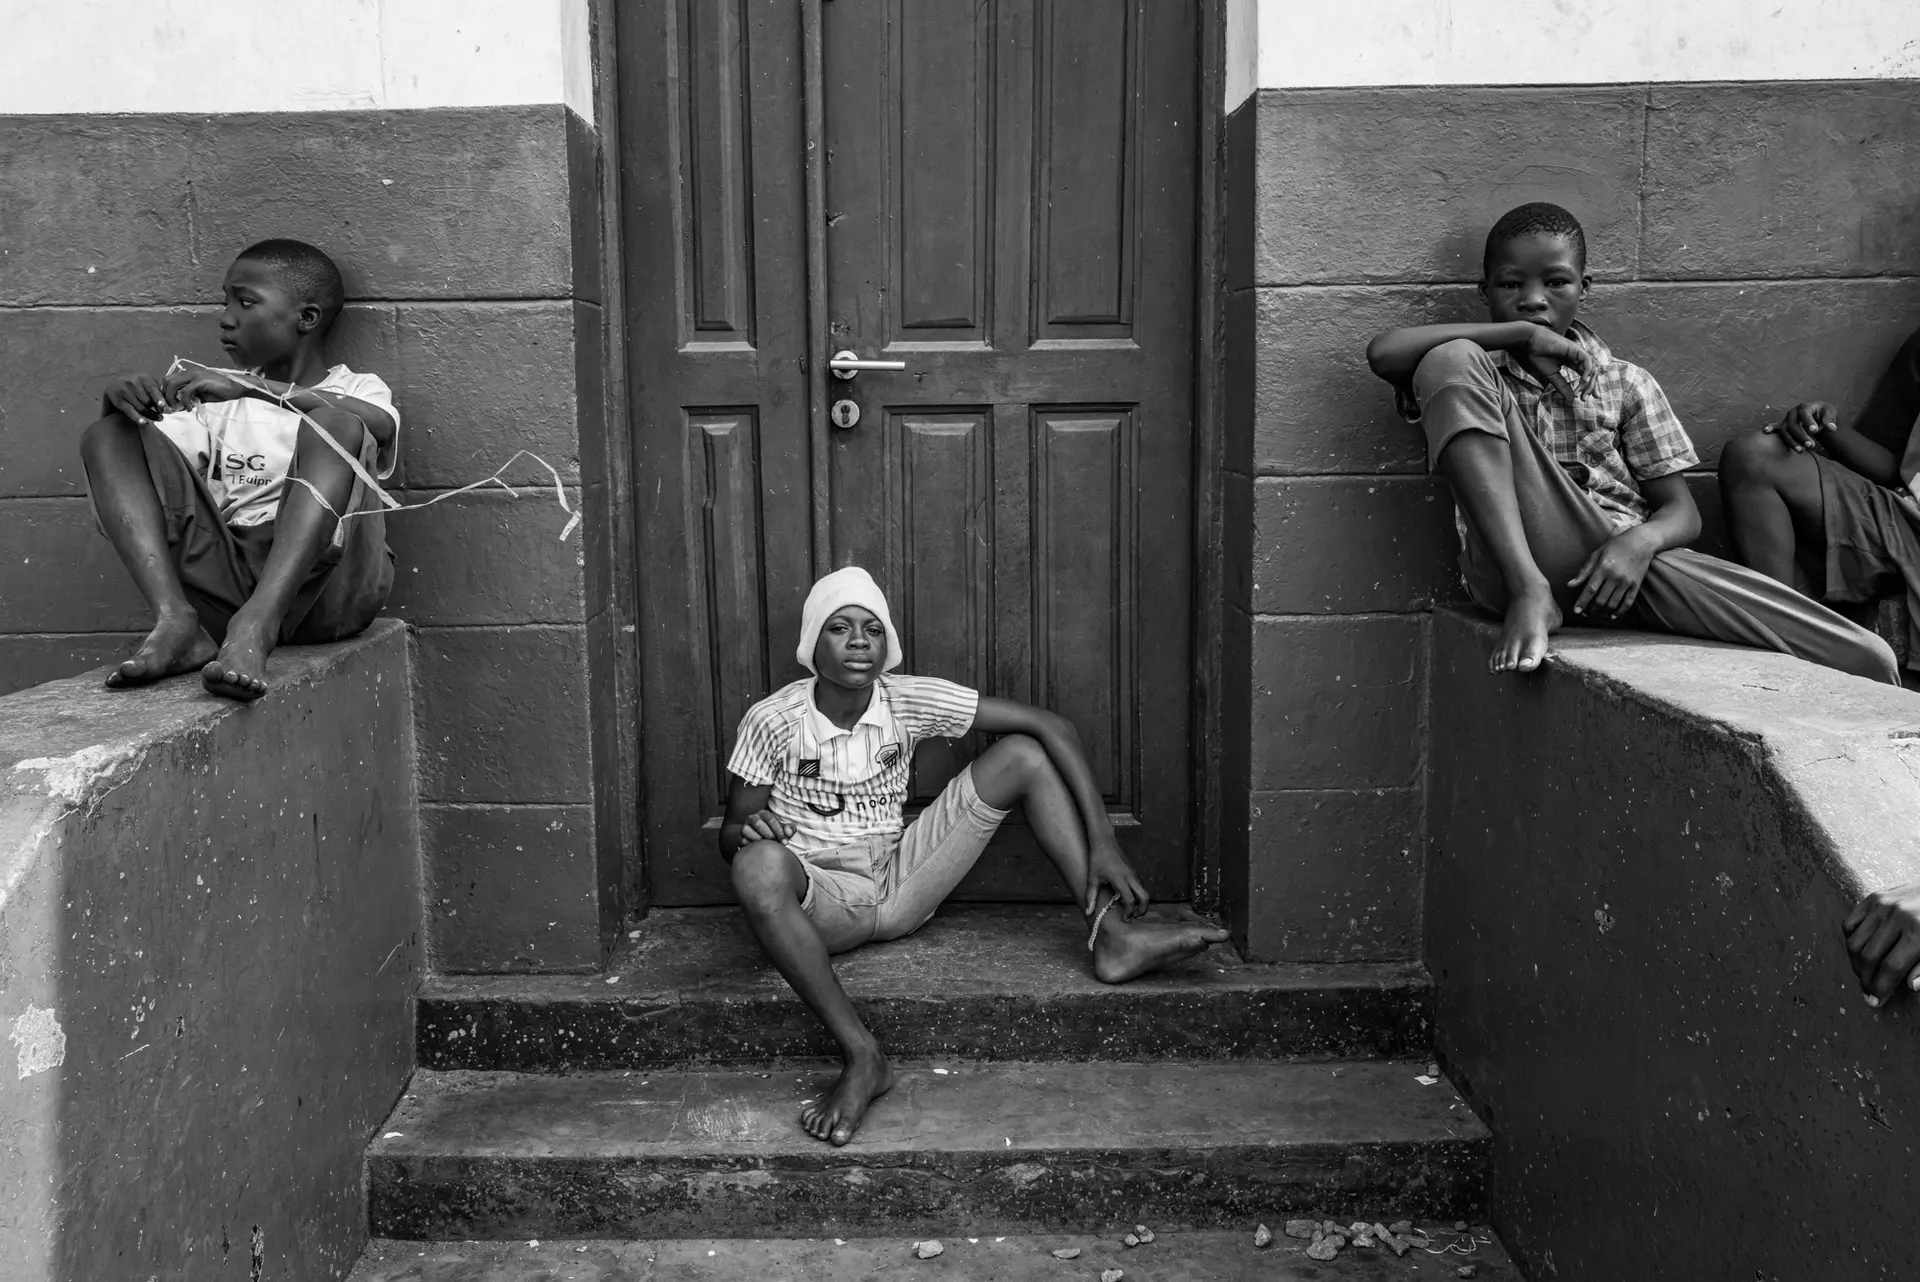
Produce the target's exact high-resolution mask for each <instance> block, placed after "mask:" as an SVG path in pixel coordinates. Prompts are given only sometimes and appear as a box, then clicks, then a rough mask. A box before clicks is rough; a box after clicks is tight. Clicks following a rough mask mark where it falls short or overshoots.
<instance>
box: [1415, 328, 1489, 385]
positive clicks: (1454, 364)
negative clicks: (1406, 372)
mask: <svg viewBox="0 0 1920 1282" xmlns="http://www.w3.org/2000/svg"><path fill="white" fill-rule="evenodd" d="M1492 369H1493V360H1492V358H1491V357H1490V356H1488V355H1487V349H1486V348H1484V347H1482V346H1480V344H1478V343H1476V342H1474V341H1473V340H1472V339H1470V338H1455V339H1451V340H1449V341H1447V342H1445V343H1442V344H1440V345H1439V346H1438V347H1436V348H1434V349H1433V350H1432V351H1430V352H1428V353H1427V354H1426V355H1425V356H1422V357H1421V358H1420V364H1419V365H1418V366H1416V367H1415V369H1414V372H1413V376H1414V378H1415V379H1416V380H1422V379H1424V380H1427V381H1429V382H1435V383H1455V382H1459V381H1460V379H1461V378H1462V377H1471V376H1472V375H1474V374H1477V373H1480V372H1482V371H1487V372H1491V371H1492Z"/></svg>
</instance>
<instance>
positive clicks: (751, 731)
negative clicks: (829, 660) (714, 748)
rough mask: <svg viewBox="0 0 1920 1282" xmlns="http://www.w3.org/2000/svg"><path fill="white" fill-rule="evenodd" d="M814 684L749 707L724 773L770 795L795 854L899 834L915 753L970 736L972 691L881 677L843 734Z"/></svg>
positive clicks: (975, 699) (930, 680)
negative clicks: (790, 832)
mask: <svg viewBox="0 0 1920 1282" xmlns="http://www.w3.org/2000/svg"><path fill="white" fill-rule="evenodd" d="M815 683H816V679H808V680H804V681H796V682H794V683H793V684H792V685H789V686H785V687H783V688H781V689H779V690H776V691H774V692H773V693H772V694H771V695H768V696H767V697H766V698H764V699H762V700H761V701H760V702H758V703H756V704H754V705H753V706H752V707H751V708H748V709H747V715H746V716H744V717H742V718H741V719H740V735H739V738H738V740H737V741H736V742H735V744H734V748H733V756H732V757H731V758H730V759H729V760H728V762H727V769H728V770H729V771H730V772H731V773H732V774H733V775H735V776H736V777H737V778H739V779H740V780H741V782H743V783H746V784H749V785H751V786H754V787H767V786H769V785H770V786H771V787H772V788H773V792H772V793H771V795H770V796H769V799H768V801H767V808H768V809H770V810H772V811H773V813H774V814H776V815H779V816H780V817H781V818H782V819H785V820H786V821H787V822H788V823H790V824H792V825H793V826H794V829H795V835H794V836H793V838H792V839H791V840H790V841H788V842H787V845H788V846H789V847H790V848H792V849H793V850H794V851H795V852H796V853H798V854H806V853H807V852H809V851H816V850H832V849H834V848H835V847H838V846H850V845H852V844H853V843H855V842H857V841H863V840H865V839H867V838H869V837H890V836H894V835H896V834H898V833H899V832H900V831H901V828H902V817H901V811H902V808H903V807H904V806H905V804H906V800H907V778H908V775H909V773H910V772H911V770H912V768H913V750H914V748H915V746H916V745H918V744H919V742H920V741H921V740H922V739H936V738H952V739H957V738H959V737H960V736H961V735H964V734H966V733H967V731H969V730H971V729H972V728H973V718H974V714H975V713H976V712H977V711H978V710H979V706H980V692H979V691H977V690H973V689H970V688H968V687H967V686H963V685H956V684H954V683H953V682H951V681H942V680H940V679H939V678H938V677H909V676H902V675H899V674H893V675H890V676H883V677H881V678H880V679H879V681H877V682H876V683H875V684H874V692H873V698H872V700H871V701H870V702H869V703H868V704H867V710H866V711H865V712H864V713H862V714H861V716H860V720H859V721H858V722H856V723H855V724H854V727H853V729H851V730H842V729H841V728H840V727H838V726H836V725H834V724H833V722H831V721H829V720H827V718H826V717H825V716H823V715H822V714H821V712H820V709H819V708H818V707H816V706H815V705H814V701H813V689H814V685H815Z"/></svg>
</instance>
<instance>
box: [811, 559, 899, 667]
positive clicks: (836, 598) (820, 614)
mask: <svg viewBox="0 0 1920 1282" xmlns="http://www.w3.org/2000/svg"><path fill="white" fill-rule="evenodd" d="M849 605H857V606H859V607H860V608H861V609H863V610H868V611H870V612H872V614H873V617H874V618H876V619H878V620H880V623H881V626H883V627H884V628H886V630H887V661H886V662H885V663H883V664H881V665H880V670H881V671H882V672H891V671H893V670H894V669H895V668H897V667H899V666H900V659H901V654H900V634H899V633H898V632H896V631H894V627H893V615H891V614H889V613H888V612H887V598H886V597H885V596H884V595H882V594H881V592H880V585H879V584H878V583H875V582H874V581H873V576H872V575H871V574H868V573H867V572H866V571H865V570H863V569H861V568H860V567H859V566H857V565H850V566H848V567H847V568H846V569H844V570H835V571H834V572H833V573H832V574H829V575H828V576H827V577H826V578H824V579H821V580H820V581H819V582H818V583H816V584H814V585H813V591H811V592H809V593H807V604H806V608H805V609H803V610H801V611H800V648H799V649H798V650H796V651H795V652H794V657H796V658H797V659H799V660H800V666H801V667H803V668H805V669H806V670H807V671H808V672H813V671H815V669H814V666H813V650H814V647H815V646H817V645H819V644H820V629H821V628H824V627H826V626H827V620H828V619H831V618H832V617H833V615H834V611H836V610H839V609H841V608H843V607H845V606H849Z"/></svg>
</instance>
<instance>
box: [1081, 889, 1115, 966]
mask: <svg viewBox="0 0 1920 1282" xmlns="http://www.w3.org/2000/svg"><path fill="white" fill-rule="evenodd" d="M1119 902H1120V896H1118V895H1115V896H1114V897H1113V898H1112V899H1109V900H1108V901H1107V902H1106V903H1105V905H1103V906H1102V907H1101V909H1100V911H1099V912H1097V913H1095V914H1094V915H1093V930H1092V932H1091V933H1090V934H1088V936H1087V951H1088V952H1092V951H1093V944H1094V941H1095V940H1097V939H1099V938H1100V923H1101V921H1102V920H1104V919H1105V917H1106V915H1107V909H1109V908H1111V907H1113V906H1114V905H1115V904H1117V903H1119Z"/></svg>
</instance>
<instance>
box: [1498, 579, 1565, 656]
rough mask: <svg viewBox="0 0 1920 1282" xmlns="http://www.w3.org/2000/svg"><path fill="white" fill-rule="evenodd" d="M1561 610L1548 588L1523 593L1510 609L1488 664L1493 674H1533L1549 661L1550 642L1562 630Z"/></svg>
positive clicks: (1517, 597) (1515, 599) (1508, 607)
mask: <svg viewBox="0 0 1920 1282" xmlns="http://www.w3.org/2000/svg"><path fill="white" fill-rule="evenodd" d="M1560 623H1561V617H1560V607H1559V606H1557V605H1555V604H1554V601H1553V592H1552V591H1551V590H1550V589H1549V588H1547V587H1545V586H1544V585H1543V586H1542V587H1540V588H1539V589H1538V590H1536V591H1529V592H1522V593H1520V594H1519V595H1518V596H1516V597H1514V599H1513V602H1512V603H1511V604H1510V605H1508V606H1507V618H1506V622H1505V623H1504V624H1503V625H1502V626H1501V628H1500V643H1499V644H1498V645H1496V646H1495V647H1494V648H1493V654H1492V656H1491V657H1490V658H1488V660H1487V671H1489V672H1532V671H1533V670H1534V669H1536V668H1538V667H1539V666H1540V664H1541V662H1542V661H1543V660H1545V659H1546V657H1547V638H1548V637H1549V636H1551V635H1552V634H1553V633H1555V632H1557V631H1559V630H1560Z"/></svg>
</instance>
